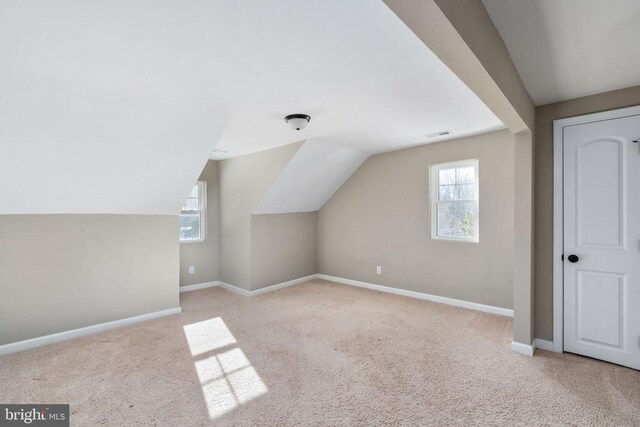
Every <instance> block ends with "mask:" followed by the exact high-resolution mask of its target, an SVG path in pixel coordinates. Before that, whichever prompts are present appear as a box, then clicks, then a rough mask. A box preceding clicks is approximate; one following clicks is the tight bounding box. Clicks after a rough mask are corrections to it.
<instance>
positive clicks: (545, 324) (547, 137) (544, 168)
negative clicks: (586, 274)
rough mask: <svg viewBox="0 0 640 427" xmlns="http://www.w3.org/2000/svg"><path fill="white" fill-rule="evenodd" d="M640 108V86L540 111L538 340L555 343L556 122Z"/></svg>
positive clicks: (537, 158)
mask: <svg viewBox="0 0 640 427" xmlns="http://www.w3.org/2000/svg"><path fill="white" fill-rule="evenodd" d="M633 105H640V86H635V87H632V88H627V89H621V90H616V91H612V92H606V93H602V94H598V95H593V96H586V97H583V98H577V99H573V100H569V101H563V102H557V103H554V104H549V105H545V106H542V107H538V108H536V132H535V241H536V247H535V260H536V263H535V279H536V285H535V307H536V316H535V318H536V322H535V331H536V337H538V338H542V339H546V340H553V121H554V120H557V119H562V118H566V117H574V116H579V115H583V114H589V113H596V112H599V111H606V110H613V109H617V108H624V107H630V106H633Z"/></svg>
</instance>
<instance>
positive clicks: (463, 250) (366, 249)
mask: <svg viewBox="0 0 640 427" xmlns="http://www.w3.org/2000/svg"><path fill="white" fill-rule="evenodd" d="M470 158H479V159H480V242H479V243H462V242H451V241H441V240H432V239H431V237H430V236H431V234H430V208H429V191H428V189H429V176H428V174H429V164H432V163H441V162H449V161H455V160H463V159H470ZM513 159H514V135H513V134H512V133H511V132H510V131H500V132H494V133H488V134H484V135H479V136H473V137H468V138H462V139H459V140H454V141H447V142H444V143H439V144H431V145H425V146H421V147H416V148H411V149H407V150H400V151H394V152H391V153H385V154H378V155H375V156H372V157H370V158H369V159H368V160H367V161H366V162H365V163H364V164H363V165H362V166H361V167H360V169H358V170H357V171H356V172H355V173H354V174H353V175H352V176H351V178H350V179H349V180H348V181H347V182H346V183H345V184H344V185H343V186H342V188H340V189H339V190H338V191H337V192H336V193H335V194H334V195H333V197H332V198H331V199H330V200H329V202H328V203H327V204H326V205H325V206H324V207H323V208H322V209H321V210H320V212H319V216H318V260H319V261H318V268H319V271H320V273H323V274H328V275H333V276H338V277H343V278H348V279H354V280H361V281H365V282H370V283H376V284H380V285H385V286H391V287H397V288H403V289H408V290H412V291H418V292H426V293H429V294H434V295H441V296H446V297H451V298H458V299H462V300H466V301H472V302H477V303H481V304H488V305H493V306H498V307H505V308H511V307H512V306H513V250H514V215H513V213H514V203H513V201H514V168H513ZM377 265H380V266H382V275H376V266H377Z"/></svg>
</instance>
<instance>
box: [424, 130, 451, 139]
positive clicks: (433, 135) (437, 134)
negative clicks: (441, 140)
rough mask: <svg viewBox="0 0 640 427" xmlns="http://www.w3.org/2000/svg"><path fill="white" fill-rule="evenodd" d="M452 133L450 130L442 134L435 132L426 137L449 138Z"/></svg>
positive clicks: (441, 132)
mask: <svg viewBox="0 0 640 427" xmlns="http://www.w3.org/2000/svg"><path fill="white" fill-rule="evenodd" d="M451 134H452V132H451V131H450V130H443V131H440V132H434V133H430V134H429V135H425V136H426V137H427V138H437V137H439V136H447V135H451Z"/></svg>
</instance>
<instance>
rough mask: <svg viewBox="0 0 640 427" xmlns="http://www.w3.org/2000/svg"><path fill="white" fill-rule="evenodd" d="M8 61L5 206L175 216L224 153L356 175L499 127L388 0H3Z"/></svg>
mask: <svg viewBox="0 0 640 427" xmlns="http://www.w3.org/2000/svg"><path fill="white" fill-rule="evenodd" d="M0 57H1V58H3V60H2V61H0V93H2V96H0V149H1V152H2V155H0V194H2V197H1V198H0V214H8V213H144V214H175V213H177V212H178V211H179V208H180V206H181V204H182V202H183V200H184V197H185V196H186V194H188V192H189V189H190V187H191V185H192V184H193V182H194V181H195V179H196V178H197V176H198V174H199V172H200V171H201V170H202V168H203V166H204V163H205V162H206V160H207V158H209V156H211V153H212V151H213V149H214V148H216V149H218V150H223V151H225V152H226V153H221V152H218V153H217V154H216V155H215V157H214V158H225V157H233V156H238V155H243V154H248V153H252V152H256V151H261V150H265V149H268V148H272V147H276V146H280V145H284V144H287V143H291V142H293V141H299V140H301V139H304V140H306V141H307V142H310V143H312V144H311V145H309V148H308V149H307V150H306V151H309V153H311V152H316V151H317V150H321V151H323V154H321V155H319V156H321V157H322V158H323V159H324V160H325V161H329V162H330V161H331V159H332V155H331V152H332V151H335V153H336V158H338V157H339V158H340V160H338V163H340V162H342V163H340V164H341V166H340V167H348V168H353V167H357V164H359V163H358V162H360V161H361V159H363V158H365V157H366V156H368V155H370V154H372V153H376V152H381V151H388V150H393V149H398V148H402V147H407V146H412V145H418V144H422V143H425V142H433V141H438V140H442V138H441V139H438V138H435V139H432V140H429V139H426V138H425V136H424V135H426V134H430V133H433V132H437V131H442V130H450V131H452V132H453V135H452V136H451V137H460V136H464V135H469V134H476V133H482V132H486V131H490V130H496V129H500V128H502V127H503V125H502V123H501V122H500V121H499V120H498V119H497V118H496V117H495V116H494V115H493V113H491V111H489V109H488V108H487V107H486V106H485V105H484V104H483V103H482V102H481V101H480V100H479V99H478V98H477V97H476V96H475V94H473V92H472V91H471V90H469V89H468V88H467V87H466V86H465V85H464V84H463V83H462V82H461V81H460V80H459V79H458V78H457V77H456V76H455V75H454V74H453V73H452V72H451V71H450V70H449V69H448V68H447V67H446V66H444V64H442V62H441V61H440V60H439V59H438V58H437V57H436V56H435V55H434V54H433V53H432V52H431V51H430V50H429V49H428V48H427V47H426V46H425V45H424V44H423V43H422V42H421V41H420V40H418V39H417V37H416V36H415V35H414V34H413V33H412V32H411V31H410V30H409V29H408V28H407V27H406V26H405V25H404V24H403V23H402V22H401V21H400V20H399V19H398V18H397V17H396V15H395V14H394V13H393V12H391V11H390V10H389V9H388V8H387V6H386V5H385V4H384V3H383V2H382V1H379V0H374V1H372V0H350V1H347V2H345V1H339V0H315V1H308V2H299V1H296V0H263V1H259V2H258V1H253V0H218V1H204V2H184V1H179V0H158V1H153V2H147V1H129V2H110V1H99V0H87V1H82V2H78V1H72V0H57V1H55V2H52V1H48V0H34V1H29V2H24V1H20V0H5V1H3V2H2V3H0ZM297 112H301V113H307V114H310V115H311V116H312V118H311V123H310V125H309V127H308V128H307V129H305V130H303V131H301V132H296V131H293V130H292V129H290V128H289V127H288V126H287V125H286V124H285V123H284V121H283V117H284V116H285V115H287V114H289V113H297ZM317 147H320V148H317ZM342 148H344V149H345V150H346V151H344V150H342ZM306 151H305V152H306ZM317 152H319V151H317ZM304 154H305V153H301V155H300V158H301V159H302V161H303V164H307V162H309V156H308V155H304ZM338 154H340V155H338ZM342 154H344V155H342ZM311 157H312V156H311ZM356 159H357V161H356ZM354 165H356V166H354ZM293 169H296V168H293ZM306 169H307V168H305V167H297V169H296V170H306ZM289 172H290V173H293V172H291V171H289ZM294 172H295V170H294ZM307 172H309V171H308V170H307ZM343 172H344V171H342V172H339V173H338V175H340V176H342V175H345V173H346V172H344V173H343ZM349 173H350V172H349ZM307 175H308V174H307ZM321 175H322V174H320V175H318V176H316V177H315V178H313V177H311V176H310V175H309V176H310V177H309V179H321ZM347 176H348V174H347ZM285 188H286V185H285ZM323 191H324V190H323ZM327 191H328V190H327ZM325 192H326V191H325ZM276 193H277V192H276ZM274 197H275V196H274ZM323 197H324V196H323ZM318 200H320V199H318ZM265 203H266V202H265ZM301 203H302V202H301ZM309 203H310V204H311V205H314V204H317V200H315V201H311V202H309ZM303 204H305V205H306V204H307V202H304V203H303ZM272 205H273V203H271V204H269V203H267V204H266V205H265V206H263V208H264V209H265V210H266V211H271V210H273V209H274V208H273V206H272ZM276 210H277V209H276Z"/></svg>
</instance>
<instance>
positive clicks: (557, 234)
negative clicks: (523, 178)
mask: <svg viewBox="0 0 640 427" xmlns="http://www.w3.org/2000/svg"><path fill="white" fill-rule="evenodd" d="M637 115H640V105H638V106H635V107H627V108H620V109H617V110H609V111H603V112H600V113H592V114H586V115H582V116H576V117H569V118H566V119H559V120H554V121H553V346H552V348H553V350H552V351H555V352H556V353H562V352H563V351H564V270H563V267H564V265H563V261H562V258H561V257H562V251H563V247H564V178H563V175H564V174H563V172H564V154H563V152H564V150H563V134H564V128H565V127H569V126H575V125H581V124H585V123H592V122H599V121H604V120H612V119H620V118H623V117H630V116H637Z"/></svg>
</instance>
